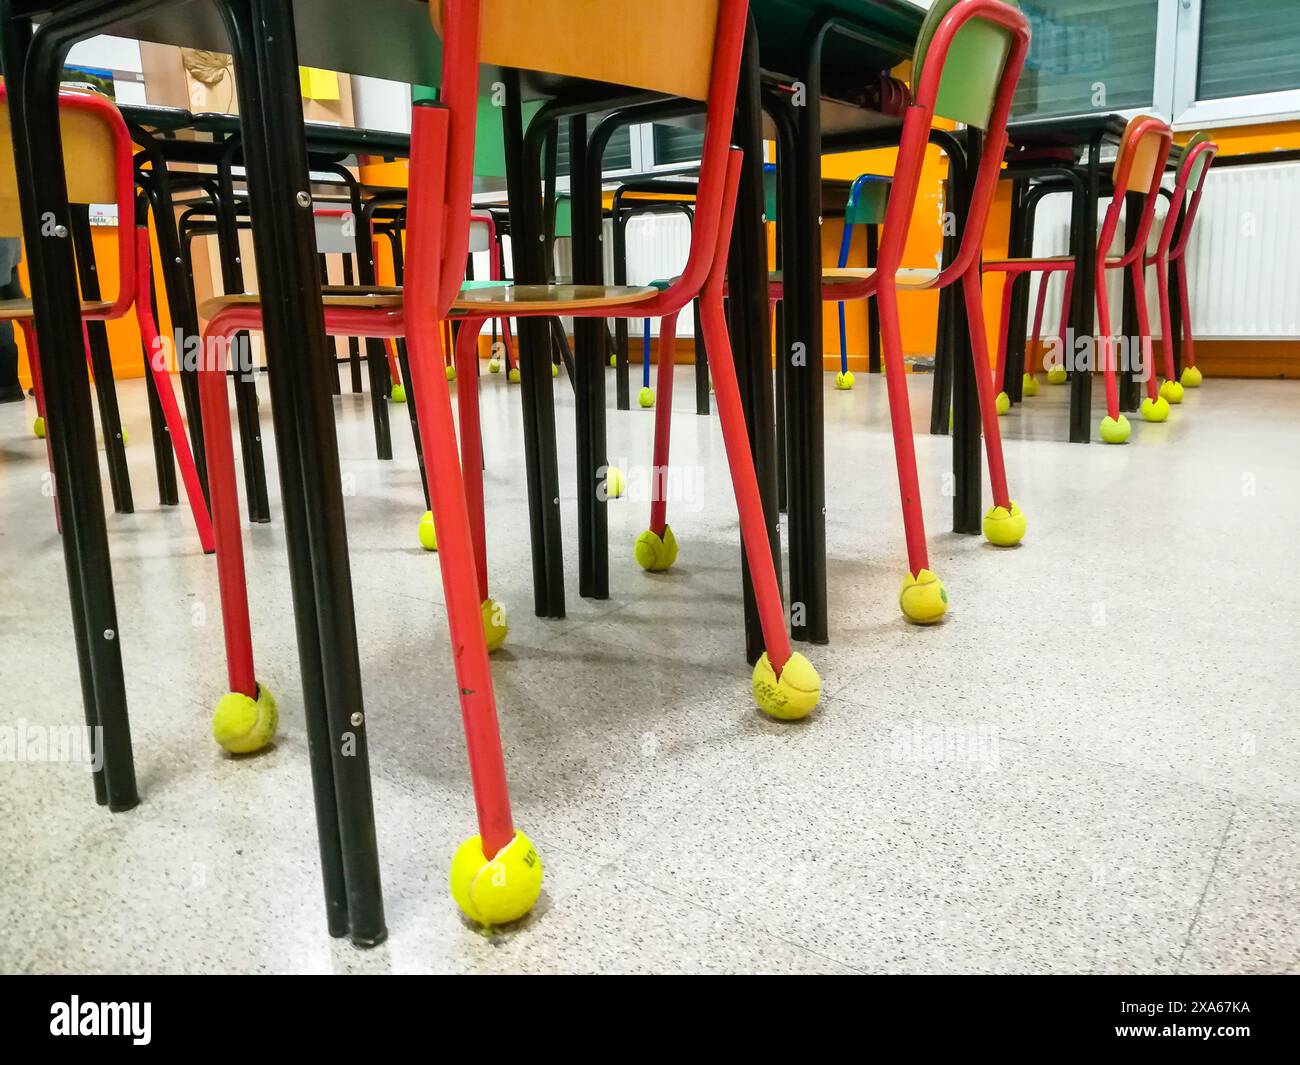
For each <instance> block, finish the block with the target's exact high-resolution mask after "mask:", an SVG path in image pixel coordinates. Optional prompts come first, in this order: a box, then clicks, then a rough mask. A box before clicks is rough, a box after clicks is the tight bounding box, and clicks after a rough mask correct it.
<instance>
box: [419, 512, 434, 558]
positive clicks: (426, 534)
mask: <svg viewBox="0 0 1300 1065" xmlns="http://www.w3.org/2000/svg"><path fill="white" fill-rule="evenodd" d="M417 531H418V533H419V537H420V546H421V547H423V548H424V549H425V550H426V551H437V550H438V530H437V529H435V528H434V526H433V511H431V510H426V511H425V512H424V516H423V517H422V518H420V527H419V529H418V530H417Z"/></svg>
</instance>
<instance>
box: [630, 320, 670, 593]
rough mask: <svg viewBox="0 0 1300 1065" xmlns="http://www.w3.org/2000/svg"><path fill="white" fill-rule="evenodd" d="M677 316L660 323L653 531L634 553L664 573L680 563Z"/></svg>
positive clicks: (647, 565)
mask: <svg viewBox="0 0 1300 1065" xmlns="http://www.w3.org/2000/svg"><path fill="white" fill-rule="evenodd" d="M676 346H677V312H674V313H672V314H670V315H667V316H666V317H665V318H664V319H663V320H662V321H661V322H660V323H659V370H658V373H657V375H656V379H655V389H656V394H655V403H656V406H655V442H654V459H653V463H652V465H651V467H650V528H649V529H647V530H646V531H645V532H643V533H642V534H641V535H640V536H638V537H637V541H636V547H635V549H634V552H635V555H636V560H637V562H638V563H639V564H640V565H641V568H642V569H644V570H647V571H649V572H651V573H662V572H664V571H665V570H667V569H669V568H670V567H671V566H672V564H673V563H674V562H675V561H677V539H676V537H675V536H673V531H672V529H670V528H669V527H668V444H669V437H670V434H671V432H672V417H673V370H674V368H675V367H674V358H673V356H674V348H675V347H676Z"/></svg>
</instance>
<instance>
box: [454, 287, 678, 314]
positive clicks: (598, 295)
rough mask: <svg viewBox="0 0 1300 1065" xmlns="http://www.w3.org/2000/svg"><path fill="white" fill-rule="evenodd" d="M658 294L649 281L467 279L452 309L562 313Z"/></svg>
mask: <svg viewBox="0 0 1300 1065" xmlns="http://www.w3.org/2000/svg"><path fill="white" fill-rule="evenodd" d="M657 295H659V289H658V288H656V287H655V286H653V285H644V286H632V285H510V284H494V283H493V282H491V281H471V282H469V283H468V284H466V285H464V286H462V288H461V290H460V295H459V296H457V297H456V302H455V303H453V304H452V305H451V308H452V310H453V311H460V312H462V313H477V314H487V315H489V316H491V317H493V318H499V317H503V316H508V315H511V314H525V313H534V314H565V313H566V312H568V311H571V310H572V311H578V310H591V309H592V308H596V307H617V306H619V305H621V304H626V303H640V302H642V301H643V300H648V299H652V298H654V297H655V296H657Z"/></svg>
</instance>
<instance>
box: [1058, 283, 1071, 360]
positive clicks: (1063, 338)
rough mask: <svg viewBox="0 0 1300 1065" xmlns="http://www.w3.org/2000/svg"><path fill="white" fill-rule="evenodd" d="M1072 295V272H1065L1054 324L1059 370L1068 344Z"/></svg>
mask: <svg viewBox="0 0 1300 1065" xmlns="http://www.w3.org/2000/svg"><path fill="white" fill-rule="evenodd" d="M1072 295H1074V270H1072V269H1071V270H1066V271H1065V286H1064V289H1063V290H1062V292H1061V318H1060V321H1058V322H1057V323H1056V338H1057V340H1059V341H1060V342H1061V369H1065V361H1066V360H1065V356H1066V353H1067V352H1068V350H1069V348H1068V346H1067V345H1068V344H1069V343H1070V297H1071V296H1072Z"/></svg>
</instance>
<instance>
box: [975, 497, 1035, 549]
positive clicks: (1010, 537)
mask: <svg viewBox="0 0 1300 1065" xmlns="http://www.w3.org/2000/svg"><path fill="white" fill-rule="evenodd" d="M1028 524H1029V523H1028V521H1027V519H1026V518H1025V515H1024V513H1023V512H1022V511H1021V509H1020V507H1019V506H1017V505H1016V501H1015V500H1014V499H1013V500H1011V507H1010V509H1008V508H1007V507H997V506H995V507H993V508H992V509H991V510H989V512H988V513H987V514H985V515H984V537H985V539H987V540H988V542H989V543H991V544H996V545H997V546H998V547H1015V545H1016V544H1018V543H1020V541H1021V540H1023V539H1024V538H1025V527H1026V526H1027V525H1028Z"/></svg>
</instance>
